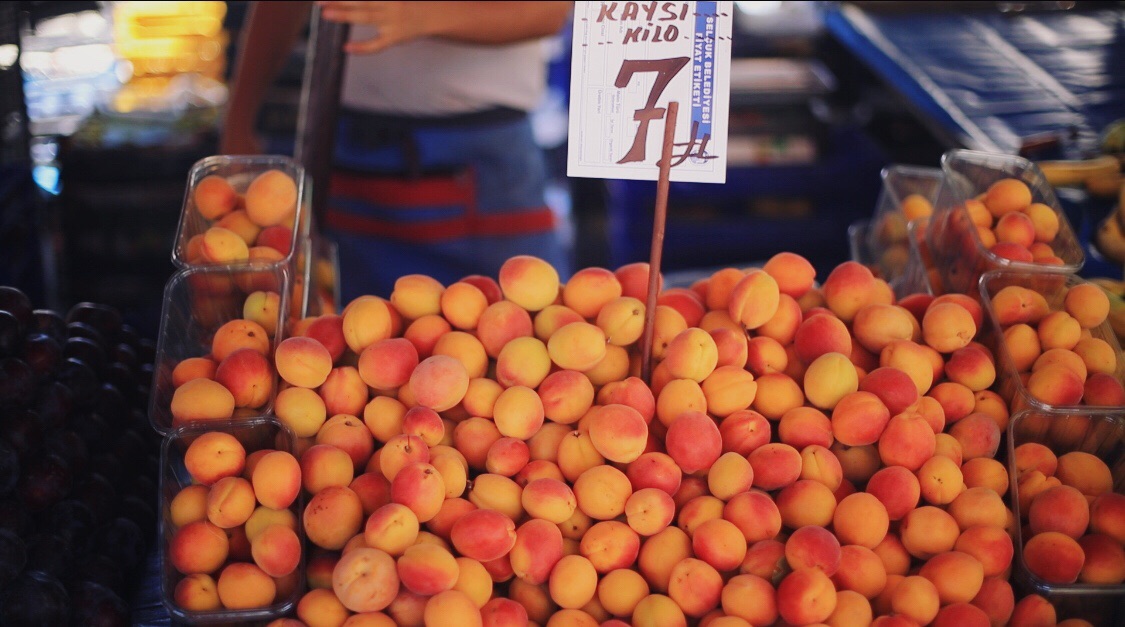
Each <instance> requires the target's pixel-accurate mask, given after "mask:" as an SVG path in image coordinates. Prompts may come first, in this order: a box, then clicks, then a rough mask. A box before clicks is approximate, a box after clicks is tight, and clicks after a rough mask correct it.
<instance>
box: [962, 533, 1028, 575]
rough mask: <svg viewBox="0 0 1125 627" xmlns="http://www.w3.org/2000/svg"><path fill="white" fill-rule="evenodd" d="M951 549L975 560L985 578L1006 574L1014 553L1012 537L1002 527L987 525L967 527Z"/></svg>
mask: <svg viewBox="0 0 1125 627" xmlns="http://www.w3.org/2000/svg"><path fill="white" fill-rule="evenodd" d="M953 549H954V550H955V551H959V552H962V553H966V554H968V555H971V556H973V557H974V558H976V560H977V561H978V562H980V564H981V567H982V568H983V570H984V576H985V577H998V576H1001V575H1003V574H1004V573H1005V572H1007V569H1008V567H1010V566H1011V564H1012V555H1013V553H1014V551H1015V549H1014V546H1013V544H1012V536H1010V535H1008V532H1007V531H1005V530H1004V529H1003V528H1002V527H993V526H988V525H978V526H975V527H969V528H968V529H965V530H964V531H962V532H961V535H960V536H959V537H958V538H957V543H956V544H955V545H954V546H953Z"/></svg>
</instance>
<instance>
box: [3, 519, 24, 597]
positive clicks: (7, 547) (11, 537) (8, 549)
mask: <svg viewBox="0 0 1125 627" xmlns="http://www.w3.org/2000/svg"><path fill="white" fill-rule="evenodd" d="M26 564H27V545H25V544H24V542H23V539H22V538H20V537H19V536H17V535H16V534H15V533H13V532H12V531H10V530H8V529H0V589H3V588H4V586H6V585H8V582H9V581H11V580H12V579H15V577H16V575H18V574H20V572H21V571H22V570H23V567H24V565H26Z"/></svg>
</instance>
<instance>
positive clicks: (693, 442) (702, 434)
mask: <svg viewBox="0 0 1125 627" xmlns="http://www.w3.org/2000/svg"><path fill="white" fill-rule="evenodd" d="M637 417H638V418H639V414H638V416H637ZM641 422H642V424H643V421H641ZM722 445H723V443H722V435H721V434H720V433H719V427H718V425H716V424H715V421H714V420H712V419H711V417H710V416H708V415H707V414H704V413H701V412H695V411H689V412H684V413H683V414H680V416H679V417H678V418H676V419H675V420H674V421H673V422H672V424H671V425H670V426H669V427H668V433H667V435H666V436H665V446H666V447H667V449H668V454H669V455H670V456H671V457H672V459H674V460H676V464H677V465H679V467H680V468H682V469H683V470H684V472H687V473H693V472H696V471H698V470H703V469H704V468H709V467H710V466H711V464H713V463H715V460H717V459H718V458H719V455H720V454H722Z"/></svg>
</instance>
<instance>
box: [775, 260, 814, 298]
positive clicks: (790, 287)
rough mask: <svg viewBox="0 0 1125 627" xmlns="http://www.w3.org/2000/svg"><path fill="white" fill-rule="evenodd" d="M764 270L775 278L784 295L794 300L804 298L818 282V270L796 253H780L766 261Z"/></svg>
mask: <svg viewBox="0 0 1125 627" xmlns="http://www.w3.org/2000/svg"><path fill="white" fill-rule="evenodd" d="M762 270H764V271H765V273H766V274H768V275H770V276H771V277H773V279H774V281H776V282H777V287H778V290H779V291H780V292H781V293H782V294H785V295H787V296H791V297H793V298H800V297H802V296H804V295H805V293H806V292H808V291H809V290H810V289H812V286H813V283H814V282H815V280H816V269H815V268H813V266H812V264H811V263H809V260H808V259H805V258H804V257H802V256H801V255H798V254H796V253H790V252H781V253H778V254H776V255H774V256H773V257H770V258H769V260H768V261H766V263H765V265H764V266H762Z"/></svg>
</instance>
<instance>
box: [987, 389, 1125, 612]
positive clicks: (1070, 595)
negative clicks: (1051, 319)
mask: <svg viewBox="0 0 1125 627" xmlns="http://www.w3.org/2000/svg"><path fill="white" fill-rule="evenodd" d="M1028 442H1035V443H1038V444H1042V445H1044V446H1047V447H1048V448H1050V449H1051V450H1052V451H1053V452H1054V453H1055V455H1057V456H1059V455H1063V454H1065V453H1069V452H1072V451H1082V452H1086V453H1090V454H1093V455H1096V456H1098V457H1099V458H1101V459H1102V460H1103V461H1104V462H1105V463H1106V465H1108V466H1109V469H1110V472H1111V473H1112V475H1113V489H1114V491H1115V492H1118V493H1125V409H1123V410H1120V411H1108V410H1107V409H1106V408H1102V410H1101V411H1099V412H1095V413H1087V414H1071V413H1066V412H1055V411H1046V412H1044V411H1038V410H1027V411H1022V412H1019V413H1017V414H1015V415H1014V416H1012V420H1011V421H1010V422H1009V423H1008V450H1007V452H1008V474H1009V486H1010V487H1009V490H1010V493H1011V507H1012V511H1013V512H1014V513H1015V516H1016V520H1017V521H1020V520H1022V516H1023V515H1024V514H1025V513H1024V512H1021V511H1020V506H1019V475H1018V474H1017V470H1016V467H1015V463H1014V462H1013V460H1014V459H1015V450H1016V447H1018V446H1020V445H1021V444H1026V443H1028ZM1013 526H1014V527H1015V529H1014V530H1013V531H1014V533H1015V536H1014V538H1013V541H1014V544H1015V555H1014V557H1013V563H1012V585H1013V586H1014V587H1015V588H1016V590H1017V598H1019V597H1021V596H1023V595H1027V594H1040V595H1042V596H1043V597H1045V598H1046V599H1047V600H1048V601H1050V602H1051V603H1052V604H1053V605H1054V606H1055V609H1056V612H1057V614H1058V618H1059V620H1063V619H1066V618H1082V619H1085V620H1087V621H1090V622H1091V623H1093V624H1095V625H1121V624H1125V584H1120V585H1096V584H1085V583H1073V584H1052V583H1047V582H1045V581H1043V580H1042V579H1040V578H1039V577H1037V576H1035V575H1034V574H1032V573H1031V572H1030V571H1029V570H1028V569H1027V565H1026V564H1025V563H1024V560H1023V544H1024V533H1025V531H1026V529H1024V528H1023V525H1022V524H1019V523H1018V522H1017V524H1015V525H1013Z"/></svg>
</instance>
